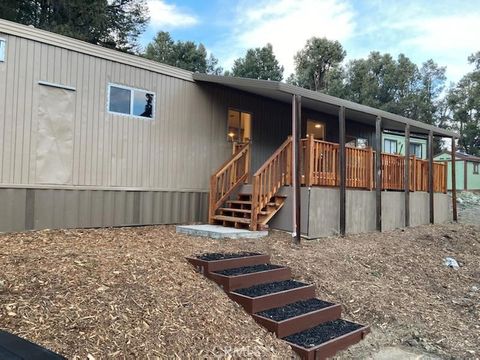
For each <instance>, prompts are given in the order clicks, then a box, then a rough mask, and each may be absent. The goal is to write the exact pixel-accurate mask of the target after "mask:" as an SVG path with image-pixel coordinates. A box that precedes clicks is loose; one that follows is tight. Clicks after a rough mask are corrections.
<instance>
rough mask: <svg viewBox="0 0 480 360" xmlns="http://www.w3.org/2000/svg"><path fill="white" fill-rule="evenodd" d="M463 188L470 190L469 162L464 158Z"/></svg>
mask: <svg viewBox="0 0 480 360" xmlns="http://www.w3.org/2000/svg"><path fill="white" fill-rule="evenodd" d="M463 190H468V163H467V160H463Z"/></svg>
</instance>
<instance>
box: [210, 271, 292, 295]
mask: <svg viewBox="0 0 480 360" xmlns="http://www.w3.org/2000/svg"><path fill="white" fill-rule="evenodd" d="M210 278H211V279H212V280H213V281H215V282H216V283H217V284H218V285H220V286H221V287H222V288H223V290H224V291H225V292H229V291H232V290H235V289H242V288H247V287H250V286H253V285H258V284H266V283H269V282H272V281H281V280H290V279H291V278H292V271H291V270H290V269H289V268H280V269H272V270H267V271H260V272H256V273H252V274H244V275H237V276H226V275H220V274H215V273H210Z"/></svg>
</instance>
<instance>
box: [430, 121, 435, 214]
mask: <svg viewBox="0 0 480 360" xmlns="http://www.w3.org/2000/svg"><path fill="white" fill-rule="evenodd" d="M428 192H429V204H430V206H429V208H430V224H433V223H434V222H435V214H434V188H433V131H432V130H430V131H429V133H428Z"/></svg>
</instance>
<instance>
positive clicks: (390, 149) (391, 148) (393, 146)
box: [383, 139, 397, 154]
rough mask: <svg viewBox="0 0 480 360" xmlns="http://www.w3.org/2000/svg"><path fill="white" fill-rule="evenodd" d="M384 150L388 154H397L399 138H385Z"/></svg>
mask: <svg viewBox="0 0 480 360" xmlns="http://www.w3.org/2000/svg"><path fill="white" fill-rule="evenodd" d="M383 151H385V152H386V153H388V154H396V153H397V140H392V139H384V140H383Z"/></svg>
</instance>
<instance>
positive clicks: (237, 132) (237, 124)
mask: <svg viewBox="0 0 480 360" xmlns="http://www.w3.org/2000/svg"><path fill="white" fill-rule="evenodd" d="M227 139H228V141H229V142H231V143H232V153H235V152H236V151H237V150H238V149H239V148H240V147H242V146H243V145H244V144H247V143H249V142H251V140H252V114H251V113H249V112H245V111H240V110H236V109H228V127H227Z"/></svg>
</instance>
